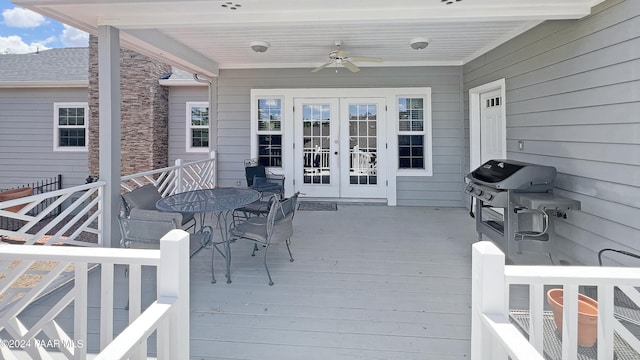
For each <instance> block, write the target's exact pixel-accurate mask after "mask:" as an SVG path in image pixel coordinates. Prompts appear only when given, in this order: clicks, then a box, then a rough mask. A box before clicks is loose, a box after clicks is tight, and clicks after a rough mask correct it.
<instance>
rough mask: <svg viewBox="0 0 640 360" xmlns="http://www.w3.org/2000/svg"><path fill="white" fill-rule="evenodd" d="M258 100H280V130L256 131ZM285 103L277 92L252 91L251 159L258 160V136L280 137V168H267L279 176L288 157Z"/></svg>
mask: <svg viewBox="0 0 640 360" xmlns="http://www.w3.org/2000/svg"><path fill="white" fill-rule="evenodd" d="M260 99H278V100H280V106H281V108H280V130H258V100H260ZM285 105H286V102H285V99H284V96H282V95H280V93H279V92H277V91H276V92H274V93H269V92H266V93H260V92H256V93H255V94H254V91H253V90H252V94H251V158H256V159H257V158H258V135H280V136H282V166H279V167H269V170H270V171H271V169H273V170H275V171H273V172H274V173H277V174H281V173H282V168H283V167H284V166H285V159H286V158H288V157H290V155H289V153H287V152H285V128H286V126H287V125H286V123H287V122H288V121H289V119H287V118H286V116H287V115H286V113H287V112H286V108H285Z"/></svg>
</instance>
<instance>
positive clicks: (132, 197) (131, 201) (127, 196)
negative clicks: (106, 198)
mask: <svg viewBox="0 0 640 360" xmlns="http://www.w3.org/2000/svg"><path fill="white" fill-rule="evenodd" d="M122 199H123V203H124V206H125V214H126V215H129V213H130V211H131V209H132V208H138V209H143V210H156V202H158V200H160V199H162V195H160V192H158V189H157V188H156V187H155V186H154V185H153V184H147V185H144V186H141V187H139V188H137V189H133V190H131V191H130V192H128V193H124V194H122Z"/></svg>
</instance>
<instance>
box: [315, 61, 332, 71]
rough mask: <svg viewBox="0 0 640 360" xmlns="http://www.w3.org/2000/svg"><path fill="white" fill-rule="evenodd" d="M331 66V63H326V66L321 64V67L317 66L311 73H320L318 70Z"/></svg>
mask: <svg viewBox="0 0 640 360" xmlns="http://www.w3.org/2000/svg"><path fill="white" fill-rule="evenodd" d="M331 64H333V62H328V63H326V64H322V65H320V66H318V67H317V68H315V69H313V70H311V72H318V71H320V70H322V69H324V68H326V67H327V66H329V65H331Z"/></svg>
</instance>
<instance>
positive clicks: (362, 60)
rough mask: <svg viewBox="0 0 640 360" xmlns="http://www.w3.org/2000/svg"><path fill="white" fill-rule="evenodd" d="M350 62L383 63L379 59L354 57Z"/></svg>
mask: <svg viewBox="0 0 640 360" xmlns="http://www.w3.org/2000/svg"><path fill="white" fill-rule="evenodd" d="M349 60H351V61H355V62H382V59H381V58H377V57H360V56H352V57H351V58H349Z"/></svg>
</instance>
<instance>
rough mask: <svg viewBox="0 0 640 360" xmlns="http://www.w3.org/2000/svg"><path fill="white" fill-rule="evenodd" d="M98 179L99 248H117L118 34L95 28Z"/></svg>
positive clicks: (118, 185)
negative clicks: (100, 207) (100, 185)
mask: <svg viewBox="0 0 640 360" xmlns="http://www.w3.org/2000/svg"><path fill="white" fill-rule="evenodd" d="M98 72H99V75H98V76H99V79H98V80H99V88H98V96H99V100H98V101H99V112H100V116H99V119H100V120H99V121H100V126H99V128H100V144H99V147H100V164H99V169H100V180H103V181H105V182H106V183H107V185H106V186H105V191H104V198H103V203H104V208H103V209H104V211H103V213H102V219H103V224H104V226H103V227H102V231H103V246H105V247H115V246H118V243H119V240H120V228H119V225H118V217H117V214H118V211H119V208H120V132H121V130H120V121H121V116H120V32H119V30H118V29H116V28H114V27H111V26H106V25H100V26H98Z"/></svg>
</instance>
